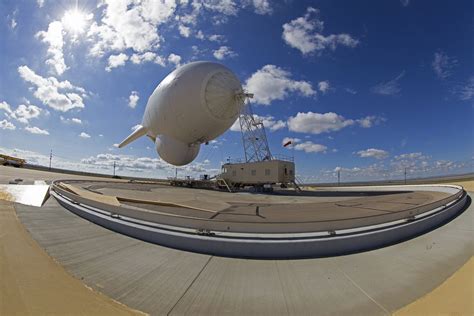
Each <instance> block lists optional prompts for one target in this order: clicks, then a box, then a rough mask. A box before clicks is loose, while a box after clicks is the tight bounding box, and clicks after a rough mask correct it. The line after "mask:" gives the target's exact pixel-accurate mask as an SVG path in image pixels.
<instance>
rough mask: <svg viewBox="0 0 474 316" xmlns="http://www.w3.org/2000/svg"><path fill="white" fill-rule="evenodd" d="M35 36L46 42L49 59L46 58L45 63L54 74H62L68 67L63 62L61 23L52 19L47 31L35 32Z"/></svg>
mask: <svg viewBox="0 0 474 316" xmlns="http://www.w3.org/2000/svg"><path fill="white" fill-rule="evenodd" d="M36 37H38V38H39V39H41V41H42V42H43V43H47V44H48V45H49V47H48V56H49V59H47V60H46V64H47V65H49V66H51V67H52V68H53V69H54V71H55V72H56V74H58V75H62V74H63V73H64V72H65V71H66V70H67V69H68V67H67V66H66V63H65V62H64V54H63V46H64V39H63V25H62V23H61V22H60V21H54V22H51V23H49V26H48V30H47V31H41V32H38V33H37V34H36Z"/></svg>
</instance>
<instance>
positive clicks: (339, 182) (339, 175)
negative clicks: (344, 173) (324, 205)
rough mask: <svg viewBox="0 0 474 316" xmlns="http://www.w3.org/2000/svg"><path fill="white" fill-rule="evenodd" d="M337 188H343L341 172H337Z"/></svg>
mask: <svg viewBox="0 0 474 316" xmlns="http://www.w3.org/2000/svg"><path fill="white" fill-rule="evenodd" d="M337 186H341V170H337Z"/></svg>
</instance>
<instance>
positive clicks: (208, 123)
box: [119, 61, 246, 166]
mask: <svg viewBox="0 0 474 316" xmlns="http://www.w3.org/2000/svg"><path fill="white" fill-rule="evenodd" d="M245 97H246V95H245V94H244V91H243V89H242V85H241V84H240V81H239V79H238V78H237V77H236V76H235V75H234V73H233V72H232V71H231V70H229V69H228V68H227V67H225V66H223V65H221V64H218V63H214V62H204V61H198V62H193V63H189V64H186V65H184V66H181V67H179V68H177V69H176V70H174V71H173V72H171V73H170V74H169V75H168V76H166V78H165V79H163V81H161V83H160V84H159V85H158V86H157V87H156V89H155V91H153V94H152V95H151V96H150V98H149V99H148V103H147V105H146V109H145V113H144V115H143V120H142V124H141V125H139V127H138V128H137V129H136V130H135V131H134V132H133V133H132V134H130V135H129V136H128V137H127V138H126V139H125V140H124V141H122V143H120V145H119V148H121V147H123V146H125V145H127V144H129V143H131V142H132V141H134V140H136V139H137V138H139V137H141V136H144V135H147V136H148V137H149V138H151V139H152V140H153V141H154V143H155V145H156V151H157V152H158V154H159V155H160V157H161V158H162V159H163V160H165V161H166V162H168V163H170V164H173V165H175V166H182V165H186V164H188V163H190V162H191V161H193V160H194V159H195V158H196V156H197V155H198V153H199V149H200V147H201V144H202V143H207V142H209V141H211V140H213V139H215V138H216V137H218V136H219V135H221V134H223V133H224V132H225V131H226V130H227V129H229V128H230V127H231V126H232V124H233V123H234V122H235V120H236V119H237V117H238V116H239V113H240V110H241V108H242V106H243V105H244V99H245Z"/></svg>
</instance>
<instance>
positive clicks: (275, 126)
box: [230, 114, 286, 132]
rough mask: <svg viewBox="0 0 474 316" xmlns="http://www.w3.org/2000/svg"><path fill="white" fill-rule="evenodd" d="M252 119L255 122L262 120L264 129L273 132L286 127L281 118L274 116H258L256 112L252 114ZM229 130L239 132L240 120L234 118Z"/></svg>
mask: <svg viewBox="0 0 474 316" xmlns="http://www.w3.org/2000/svg"><path fill="white" fill-rule="evenodd" d="M253 117H254V120H255V121H257V122H262V123H263V126H265V128H266V129H268V130H270V131H272V132H274V131H277V130H280V129H282V128H285V127H286V122H285V121H282V120H276V119H275V117H273V116H271V115H265V116H260V115H257V114H254V115H253ZM230 130H231V131H233V132H240V122H239V120H236V121H235V122H234V124H233V125H232V126H231V127H230Z"/></svg>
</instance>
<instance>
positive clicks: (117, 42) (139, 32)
mask: <svg viewBox="0 0 474 316" xmlns="http://www.w3.org/2000/svg"><path fill="white" fill-rule="evenodd" d="M99 6H105V9H104V13H103V15H102V19H101V21H100V22H93V23H92V25H91V27H90V29H89V32H88V37H89V38H90V39H91V40H92V41H93V42H94V44H93V46H92V48H91V50H90V52H91V54H92V55H93V56H102V55H104V54H105V53H106V52H109V51H124V50H126V49H133V50H134V51H136V52H144V51H149V50H152V49H156V48H158V47H159V43H160V41H161V36H160V34H159V33H158V26H159V25H161V24H163V23H165V22H166V21H168V19H169V18H170V17H171V16H172V15H173V13H174V11H175V9H176V2H175V1H153V0H145V1H133V2H131V1H115V0H105V1H103V2H102V4H100V5H99Z"/></svg>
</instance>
